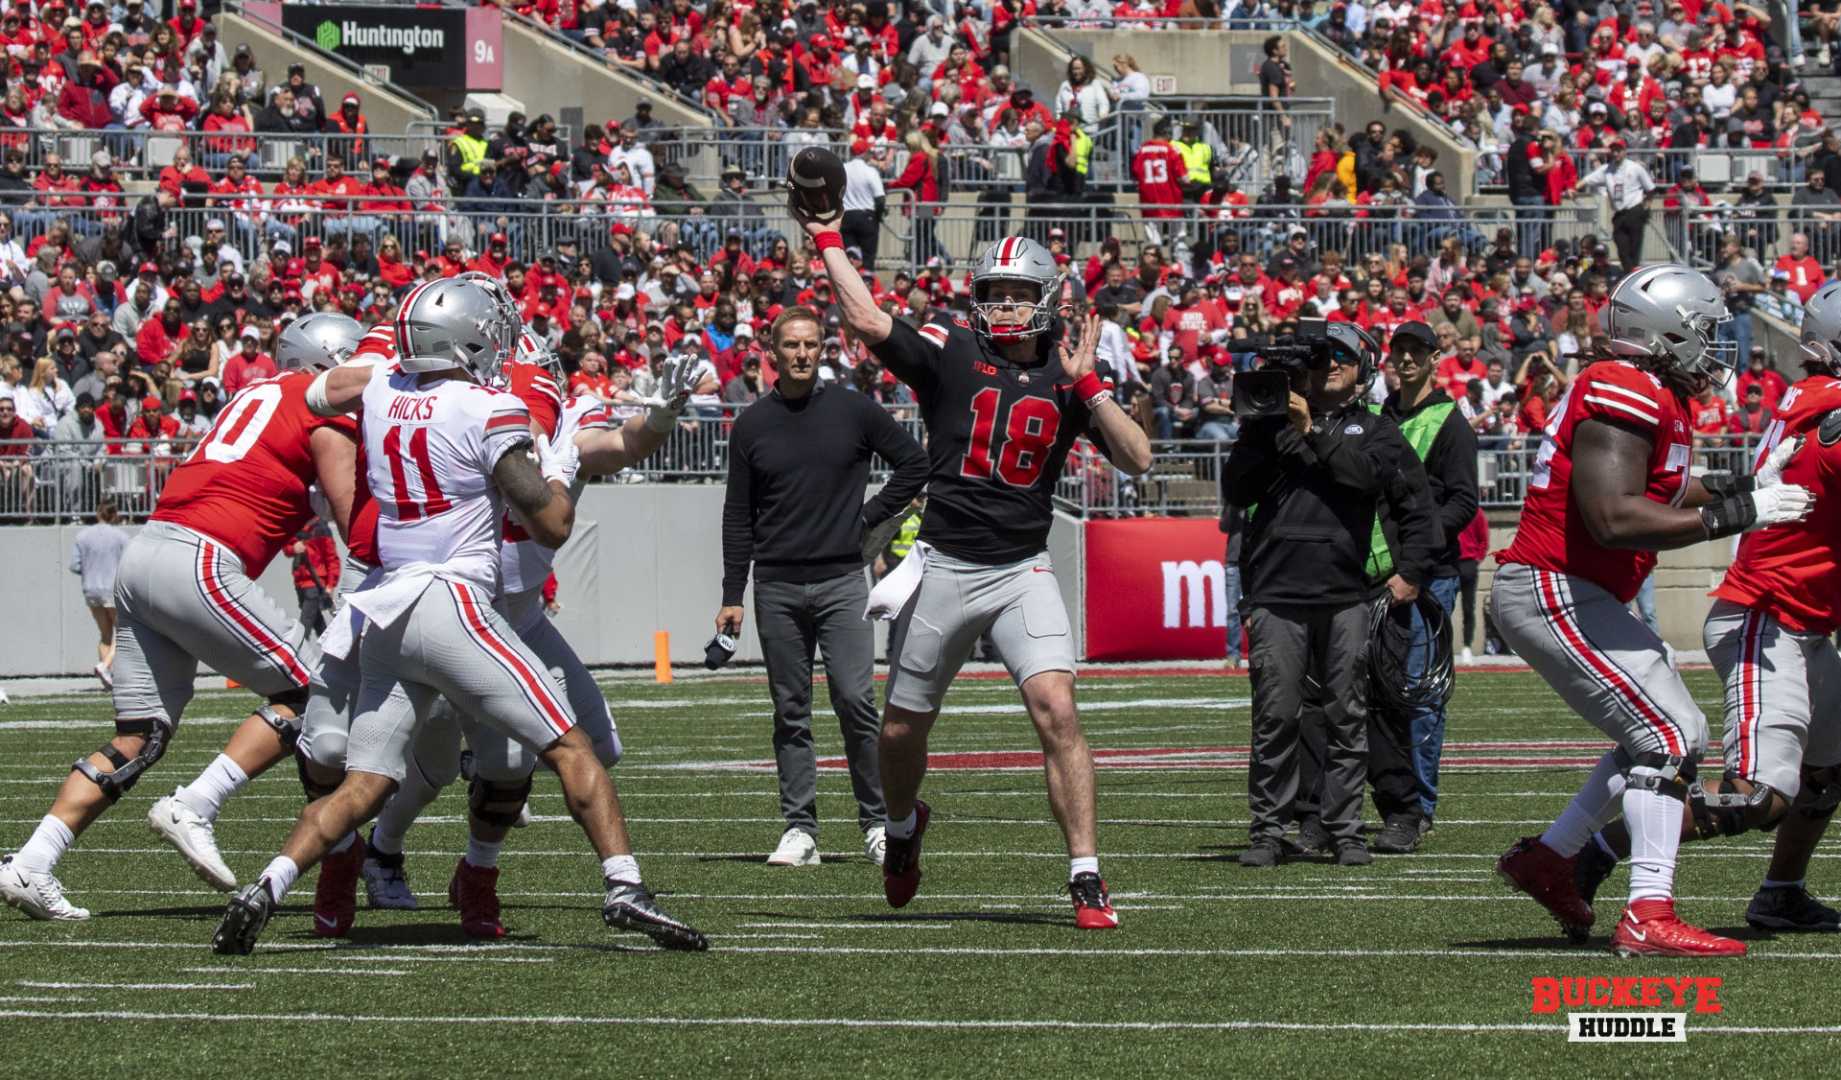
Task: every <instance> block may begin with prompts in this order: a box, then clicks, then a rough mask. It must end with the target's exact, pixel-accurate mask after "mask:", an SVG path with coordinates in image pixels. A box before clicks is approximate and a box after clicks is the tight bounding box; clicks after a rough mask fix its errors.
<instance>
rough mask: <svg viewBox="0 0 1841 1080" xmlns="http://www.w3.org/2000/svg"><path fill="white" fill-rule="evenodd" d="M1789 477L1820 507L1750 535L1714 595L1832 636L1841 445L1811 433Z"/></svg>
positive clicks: (1839, 570) (1839, 565) (1839, 582)
mask: <svg viewBox="0 0 1841 1080" xmlns="http://www.w3.org/2000/svg"><path fill="white" fill-rule="evenodd" d="M1805 381H1813V380H1805ZM1825 381H1828V382H1833V381H1834V380H1832V379H1830V380H1825ZM1799 385H1800V384H1799ZM1792 392H1794V391H1792ZM1831 400H1832V399H1831ZM1783 479H1784V483H1786V484H1801V485H1802V486H1804V487H1806V488H1808V489H1809V490H1810V491H1812V492H1814V493H1815V509H1814V510H1813V511H1811V512H1810V514H1809V516H1808V517H1807V518H1804V519H1803V520H1802V521H1799V522H1796V523H1795V524H1793V525H1779V526H1777V527H1775V528H1770V529H1759V530H1758V531H1757V532H1750V533H1746V534H1745V535H1744V537H1743V538H1742V539H1740V541H1739V554H1738V557H1737V558H1735V559H1734V560H1733V561H1732V565H1731V566H1730V567H1728V568H1727V570H1726V577H1725V579H1724V580H1723V581H1721V582H1720V585H1719V588H1717V589H1715V590H1713V595H1714V596H1717V597H1719V598H1720V599H1722V600H1730V601H1732V602H1733V603H1735V604H1742V605H1744V606H1745V607H1748V608H1756V609H1758V610H1760V611H1768V612H1770V613H1771V614H1772V615H1775V616H1777V619H1778V621H1780V622H1782V623H1783V624H1784V625H1785V626H1787V627H1789V628H1790V629H1792V630H1795V631H1798V632H1800V633H1806V634H1823V635H1828V634H1832V633H1834V632H1835V631H1836V630H1837V629H1841V558H1837V557H1836V554H1835V538H1836V537H1837V536H1841V443H1838V444H1836V445H1830V446H1824V445H1823V444H1822V441H1821V439H1820V438H1819V437H1816V436H1812V437H1811V438H1810V439H1809V442H1808V444H1807V445H1806V446H1804V447H1803V449H1802V450H1800V451H1799V452H1798V453H1797V455H1796V456H1795V457H1793V458H1791V459H1790V463H1789V464H1788V465H1786V466H1784V470H1783ZM1830 485H1833V490H1830Z"/></svg>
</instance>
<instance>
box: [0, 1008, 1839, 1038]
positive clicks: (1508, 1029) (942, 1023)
mask: <svg viewBox="0 0 1841 1080" xmlns="http://www.w3.org/2000/svg"><path fill="white" fill-rule="evenodd" d="M0 1017H6V1018H9V1019H21V1020H35V1019H36V1020H129V1021H134V1020H141V1021H148V1020H151V1021H158V1022H170V1021H174V1020H179V1021H188V1020H190V1021H198V1022H201V1023H261V1024H273V1023H291V1024H343V1025H350V1024H394V1025H405V1026H411V1027H415V1026H430V1027H446V1026H472V1025H519V1026H535V1027H692V1028H695V1027H731V1028H733V1027H760V1028H847V1029H867V1030H885V1031H887V1030H921V1031H1130V1032H1144V1033H1156V1032H1186V1031H1290V1032H1297V1033H1300V1034H1316V1033H1327V1032H1352V1031H1353V1032H1421V1033H1426V1034H1435V1033H1445V1034H1478V1033H1486V1032H1503V1033H1530V1034H1542V1035H1549V1036H1554V1035H1558V1034H1560V1033H1561V1032H1563V1031H1565V1030H1566V1025H1564V1024H1554V1023H1545V1024H1536V1023H1520V1024H1455V1023H1454V1024H1411V1023H1377V1024H1368V1023H1352V1022H1325V1023H1313V1022H1310V1021H1295V1020H1141V1021H1134V1020H1069V1019H1061V1018H1057V1017H1034V1018H1027V1019H1009V1020H996V1019H953V1018H939V1019H924V1018H922V1019H915V1018H903V1019H864V1018H862V1017H778V1016H568V1015H557V1016H528V1015H524V1016H519V1015H483V1016H388V1015H369V1016H365V1015H351V1014H343V1015H341V1014H336V1013H305V1012H293V1013H223V1014H216V1013H178V1014H175V1013H161V1014H160V1015H158V1016H150V1015H148V1014H146V1013H140V1012H126V1011H121V1010H101V1009H96V1010H83V1011H74V1010H73V1011H52V1010H38V1009H8V1010H5V1011H0ZM1693 1030H1694V1034H1695V1035H1720V1034H1724V1035H1833V1034H1837V1033H1841V1025H1785V1026H1765V1025H1727V1024H1697V1025H1695V1026H1694V1029H1693Z"/></svg>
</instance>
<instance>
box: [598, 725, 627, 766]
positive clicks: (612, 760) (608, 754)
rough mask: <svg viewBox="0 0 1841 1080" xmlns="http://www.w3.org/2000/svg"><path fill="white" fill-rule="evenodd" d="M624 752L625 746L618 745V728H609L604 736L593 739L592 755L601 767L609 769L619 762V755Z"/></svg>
mask: <svg viewBox="0 0 1841 1080" xmlns="http://www.w3.org/2000/svg"><path fill="white" fill-rule="evenodd" d="M625 752H626V748H625V747H623V746H621V745H620V731H619V729H618V728H610V729H608V732H607V737H606V738H597V739H595V740H594V756H595V759H596V760H598V761H599V762H600V763H601V767H602V768H603V769H611V768H613V767H614V766H616V765H618V764H620V755H621V754H623V753H625Z"/></svg>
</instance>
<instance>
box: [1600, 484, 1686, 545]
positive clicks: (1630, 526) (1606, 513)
mask: <svg viewBox="0 0 1841 1080" xmlns="http://www.w3.org/2000/svg"><path fill="white" fill-rule="evenodd" d="M1603 503H1604V505H1603V506H1602V507H1601V508H1600V509H1599V511H1598V512H1596V513H1593V512H1587V513H1584V514H1583V515H1582V516H1583V517H1584V518H1585V527H1586V530H1587V531H1588V532H1590V533H1591V534H1592V539H1594V540H1596V541H1598V543H1600V544H1602V545H1603V546H1605V547H1608V548H1636V549H1639V550H1651V551H1666V550H1669V549H1672V548H1683V547H1691V546H1693V545H1695V544H1698V543H1700V542H1701V541H1702V540H1705V539H1707V525H1706V522H1705V520H1704V519H1703V518H1702V517H1701V515H1700V511H1698V510H1690V509H1686V508H1683V507H1675V506H1667V505H1664V504H1662V503H1659V502H1656V501H1655V500H1653V499H1650V498H1648V497H1646V496H1642V495H1624V496H1619V497H1617V498H1614V499H1606V500H1603Z"/></svg>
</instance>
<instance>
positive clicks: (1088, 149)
mask: <svg viewBox="0 0 1841 1080" xmlns="http://www.w3.org/2000/svg"><path fill="white" fill-rule="evenodd" d="M1092 156H1093V137H1092V136H1090V135H1088V134H1087V133H1086V132H1084V131H1082V130H1080V129H1079V128H1075V129H1074V171H1075V172H1077V173H1079V174H1080V175H1082V176H1085V175H1087V161H1088V159H1089V158H1091V157H1092Z"/></svg>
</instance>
